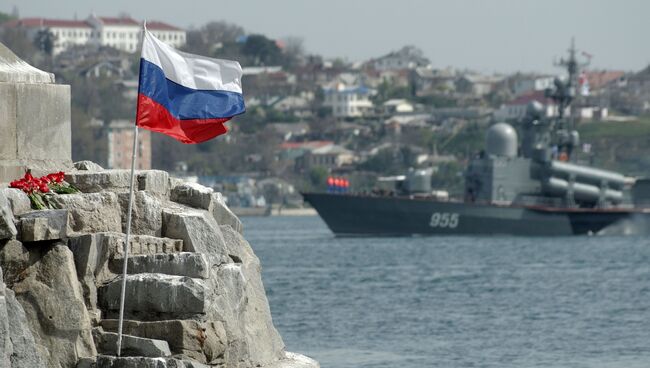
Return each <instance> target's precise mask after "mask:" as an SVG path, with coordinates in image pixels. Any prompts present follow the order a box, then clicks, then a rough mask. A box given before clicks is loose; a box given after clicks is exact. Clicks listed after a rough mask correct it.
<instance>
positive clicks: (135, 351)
mask: <svg viewBox="0 0 650 368" xmlns="http://www.w3.org/2000/svg"><path fill="white" fill-rule="evenodd" d="M93 339H94V340H95V346H96V347H97V351H98V352H99V353H101V354H108V355H117V333H115V332H105V331H103V330H102V329H101V328H97V327H96V328H93ZM121 345H122V346H121V349H120V355H121V356H138V357H140V356H142V357H152V358H159V357H168V356H170V355H172V353H171V351H170V350H169V344H168V343H167V341H164V340H158V339H150V338H146V337H138V336H131V335H128V334H122V342H121Z"/></svg>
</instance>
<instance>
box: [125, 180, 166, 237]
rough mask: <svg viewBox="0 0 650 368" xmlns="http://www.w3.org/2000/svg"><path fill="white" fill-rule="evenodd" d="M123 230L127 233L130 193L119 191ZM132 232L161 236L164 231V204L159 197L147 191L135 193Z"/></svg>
mask: <svg viewBox="0 0 650 368" xmlns="http://www.w3.org/2000/svg"><path fill="white" fill-rule="evenodd" d="M118 200H119V202H120V210H121V218H122V232H124V233H126V222H127V216H128V211H129V193H119V194H118ZM132 206H133V208H132V211H131V234H137V235H152V236H160V234H161V232H162V204H161V203H160V201H159V200H158V198H156V197H154V196H153V195H152V194H149V193H148V192H145V191H137V192H135V193H133V204H132Z"/></svg>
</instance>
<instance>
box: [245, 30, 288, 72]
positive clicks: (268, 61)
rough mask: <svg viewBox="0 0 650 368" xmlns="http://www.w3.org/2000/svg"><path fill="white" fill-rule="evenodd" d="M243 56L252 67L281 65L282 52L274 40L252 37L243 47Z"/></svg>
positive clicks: (260, 36) (257, 36) (255, 35)
mask: <svg viewBox="0 0 650 368" xmlns="http://www.w3.org/2000/svg"><path fill="white" fill-rule="evenodd" d="M242 54H243V55H244V56H246V57H247V58H248V61H249V62H250V63H251V64H252V65H281V64H282V61H283V58H282V51H281V50H280V48H279V47H278V45H277V44H276V43H275V41H274V40H271V39H268V38H266V37H265V36H263V35H257V34H254V35H250V36H248V38H247V39H246V42H245V43H244V45H243V46H242Z"/></svg>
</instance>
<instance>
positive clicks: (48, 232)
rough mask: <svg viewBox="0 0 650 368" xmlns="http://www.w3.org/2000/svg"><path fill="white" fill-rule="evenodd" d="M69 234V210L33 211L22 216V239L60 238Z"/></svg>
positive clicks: (25, 240)
mask: <svg viewBox="0 0 650 368" xmlns="http://www.w3.org/2000/svg"><path fill="white" fill-rule="evenodd" d="M67 234H68V210H41V211H32V212H28V213H26V214H24V215H22V216H20V239H21V241H24V242H34V241H43V240H59V239H64V238H65V237H67Z"/></svg>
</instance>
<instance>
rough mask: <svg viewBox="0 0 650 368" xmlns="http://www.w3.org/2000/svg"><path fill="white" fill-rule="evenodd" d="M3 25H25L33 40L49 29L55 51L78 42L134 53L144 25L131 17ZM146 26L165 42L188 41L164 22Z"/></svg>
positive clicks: (19, 21)
mask: <svg viewBox="0 0 650 368" xmlns="http://www.w3.org/2000/svg"><path fill="white" fill-rule="evenodd" d="M2 27H3V28H23V29H25V30H26V32H27V35H28V36H29V37H30V38H32V39H34V38H35V37H36V35H37V34H38V32H39V31H42V30H47V31H49V32H50V33H51V34H52V35H53V36H54V45H53V49H52V53H53V54H54V55H57V54H59V53H60V52H61V51H63V50H66V49H67V48H69V47H72V46H75V45H100V46H110V47H114V48H116V49H118V50H122V51H126V52H131V53H135V52H137V51H138V50H139V48H140V39H141V36H142V35H141V31H142V24H141V23H140V22H138V21H136V20H134V19H133V18H130V17H126V16H125V17H98V16H95V15H91V16H90V17H88V19H86V20H59V19H47V18H23V19H16V20H12V21H9V22H7V23H4V24H3V25H2ZM147 29H148V30H149V31H150V32H151V33H152V34H153V35H154V36H156V37H158V38H159V39H160V40H162V41H163V42H166V43H168V44H170V45H172V46H174V47H181V46H183V45H184V44H185V42H186V37H187V35H186V32H185V31H184V30H182V29H180V28H176V27H174V26H172V25H169V24H166V23H163V22H156V21H154V22H148V23H147Z"/></svg>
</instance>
